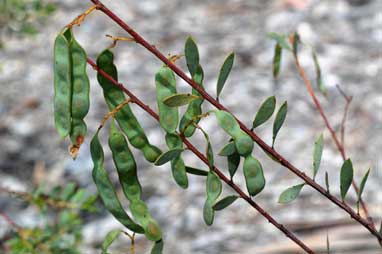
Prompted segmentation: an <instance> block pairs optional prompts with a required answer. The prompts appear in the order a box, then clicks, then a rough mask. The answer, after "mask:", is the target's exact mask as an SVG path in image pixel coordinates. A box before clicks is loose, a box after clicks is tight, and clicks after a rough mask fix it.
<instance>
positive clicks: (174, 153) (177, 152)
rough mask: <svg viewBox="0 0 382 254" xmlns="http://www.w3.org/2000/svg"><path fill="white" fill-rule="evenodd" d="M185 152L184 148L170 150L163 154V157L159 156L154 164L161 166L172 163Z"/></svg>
mask: <svg viewBox="0 0 382 254" xmlns="http://www.w3.org/2000/svg"><path fill="white" fill-rule="evenodd" d="M183 151H184V149H183V148H175V149H170V150H168V151H166V152H164V153H162V154H161V155H159V157H158V158H157V160H156V161H155V162H154V165H156V166H161V165H163V164H165V163H167V162H169V161H171V160H172V159H175V158H176V157H178V156H179V155H180V154H181V153H182V152H183Z"/></svg>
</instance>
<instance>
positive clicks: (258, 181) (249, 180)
mask: <svg viewBox="0 0 382 254" xmlns="http://www.w3.org/2000/svg"><path fill="white" fill-rule="evenodd" d="M243 171H244V176H245V182H246V184H247V190H248V193H249V195H251V196H255V195H256V194H258V193H260V192H261V191H262V190H263V189H264V186H265V178H264V173H263V167H262V166H261V164H260V162H259V161H258V160H257V159H255V158H254V157H252V156H251V155H248V156H247V157H246V158H245V160H244V165H243Z"/></svg>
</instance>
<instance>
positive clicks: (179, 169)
mask: <svg viewBox="0 0 382 254" xmlns="http://www.w3.org/2000/svg"><path fill="white" fill-rule="evenodd" d="M166 143H167V146H168V148H169V149H174V148H183V143H182V140H181V139H180V137H179V136H178V135H177V134H171V133H167V134H166ZM171 171H172V176H173V177H174V179H175V182H176V183H177V184H178V185H179V186H180V187H182V188H184V189H186V188H187V187H188V178H187V172H186V166H185V164H184V161H183V159H182V157H181V154H179V155H178V156H176V157H175V158H174V159H172V160H171Z"/></svg>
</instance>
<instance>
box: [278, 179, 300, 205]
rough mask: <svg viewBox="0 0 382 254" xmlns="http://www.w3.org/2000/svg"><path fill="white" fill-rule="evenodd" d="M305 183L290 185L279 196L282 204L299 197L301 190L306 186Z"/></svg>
mask: <svg viewBox="0 0 382 254" xmlns="http://www.w3.org/2000/svg"><path fill="white" fill-rule="evenodd" d="M304 185H305V184H304V183H302V184H298V185H295V186H292V187H289V188H288V189H286V190H285V191H283V192H282V193H281V195H280V197H279V203H280V204H286V203H289V202H291V201H293V200H295V199H296V198H297V197H298V195H299V194H300V191H301V189H302V187H304Z"/></svg>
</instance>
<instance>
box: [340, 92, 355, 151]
mask: <svg viewBox="0 0 382 254" xmlns="http://www.w3.org/2000/svg"><path fill="white" fill-rule="evenodd" d="M336 87H337V89H338V91H339V92H340V94H341V95H342V96H343V97H344V99H345V101H346V104H345V109H344V115H343V117H342V121H341V145H342V147H343V148H344V150H346V149H345V127H346V119H347V114H348V112H349V106H350V103H351V102H352V100H353V96H348V95H346V93H345V92H344V91H343V90H342V88H341V87H340V86H339V85H336Z"/></svg>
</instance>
